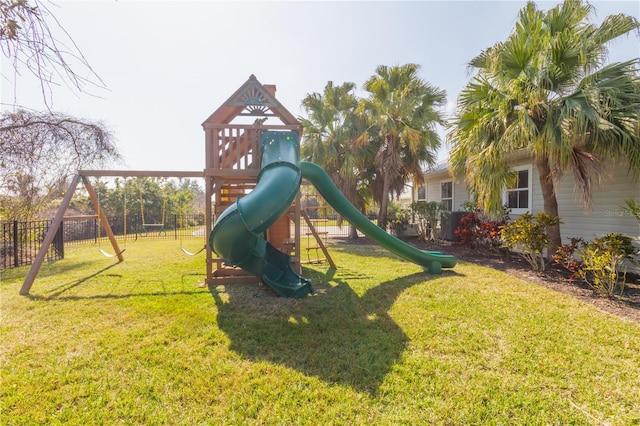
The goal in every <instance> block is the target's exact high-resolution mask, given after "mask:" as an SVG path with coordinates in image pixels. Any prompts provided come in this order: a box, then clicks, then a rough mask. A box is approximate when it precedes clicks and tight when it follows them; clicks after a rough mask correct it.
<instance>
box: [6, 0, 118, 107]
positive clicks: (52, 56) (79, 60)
mask: <svg viewBox="0 0 640 426" xmlns="http://www.w3.org/2000/svg"><path fill="white" fill-rule="evenodd" d="M48 21H50V22H53V23H55V24H56V26H57V27H58V29H59V33H60V34H62V38H61V39H59V38H57V37H56V36H55V35H54V32H53V31H52V29H51V27H50V26H49V23H48ZM0 49H2V54H3V55H4V56H5V57H7V58H8V59H9V60H10V61H11V65H12V69H13V75H11V74H7V73H6V71H3V72H2V74H1V77H2V78H3V79H5V80H7V81H12V82H13V85H14V90H16V88H17V80H18V77H19V76H20V75H21V73H22V72H23V71H27V72H30V73H31V74H33V75H34V76H35V77H36V78H37V79H38V81H39V82H40V89H41V91H42V96H43V99H44V102H45V104H46V105H47V107H49V106H50V103H51V100H52V86H56V85H60V84H64V85H66V86H67V87H69V88H71V89H72V90H77V91H78V92H83V93H86V92H87V91H88V88H91V87H93V88H98V89H104V88H105V85H104V83H103V82H102V80H101V79H100V77H99V76H98V75H97V74H96V73H95V72H94V70H93V69H92V68H91V66H90V65H89V63H88V62H87V60H86V59H85V57H84V56H83V55H82V52H80V49H78V46H77V45H76V44H75V42H74V41H73V39H72V38H71V36H70V35H69V34H68V33H67V32H66V31H65V30H64V28H62V26H61V25H60V23H59V22H58V20H57V19H56V17H55V16H54V15H53V13H51V11H50V10H49V9H48V8H47V7H46V6H45V5H44V4H42V3H41V2H40V1H38V0H32V1H31V2H29V1H28V0H0ZM74 67H75V68H80V69H83V72H82V74H78V73H76V72H75V71H74ZM14 99H15V96H14Z"/></svg>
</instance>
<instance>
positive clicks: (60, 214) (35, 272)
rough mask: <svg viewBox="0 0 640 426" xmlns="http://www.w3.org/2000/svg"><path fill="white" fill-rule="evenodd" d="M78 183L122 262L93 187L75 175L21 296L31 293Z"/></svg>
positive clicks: (25, 281)
mask: <svg viewBox="0 0 640 426" xmlns="http://www.w3.org/2000/svg"><path fill="white" fill-rule="evenodd" d="M80 181H82V182H83V183H84V186H85V188H87V192H88V193H89V197H90V198H91V202H92V203H93V207H94V209H95V210H96V214H97V215H98V218H99V219H100V222H101V223H102V226H103V227H104V232H105V234H107V236H108V237H109V241H110V242H111V246H112V247H113V250H114V251H115V252H116V253H117V256H118V261H119V262H122V261H123V260H124V256H122V250H120V247H119V246H118V241H117V240H116V237H115V235H113V231H112V230H111V226H110V225H109V222H108V221H107V217H106V216H105V214H104V211H102V208H100V204H99V203H98V197H97V196H96V192H95V191H94V190H93V186H91V184H90V183H89V181H88V180H87V178H85V177H84V176H82V175H75V176H74V177H73V179H72V180H71V185H69V189H68V190H67V193H66V194H65V195H64V198H63V199H62V203H61V204H60V207H59V208H58V211H57V213H56V215H55V216H54V218H53V221H52V222H51V226H49V229H48V231H47V234H46V235H45V237H44V240H43V241H42V245H41V246H40V249H39V250H38V254H36V257H35V259H34V260H33V264H31V268H30V269H29V273H28V274H27V277H26V278H25V279H24V283H23V284H22V288H20V294H21V295H27V294H29V292H30V291H31V286H32V285H33V282H34V281H35V279H36V276H37V275H38V271H40V267H41V266H42V263H43V262H44V259H45V258H46V257H47V252H48V251H49V246H50V245H51V243H52V242H53V239H54V238H55V236H56V233H57V232H58V229H59V228H60V224H61V223H62V221H63V220H64V214H65V213H66V211H67V208H69V204H71V198H73V194H74V193H75V192H76V188H77V187H78V183H79V182H80ZM98 226H100V224H98Z"/></svg>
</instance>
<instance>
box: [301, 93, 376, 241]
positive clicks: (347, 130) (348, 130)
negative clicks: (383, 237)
mask: <svg viewBox="0 0 640 426" xmlns="http://www.w3.org/2000/svg"><path fill="white" fill-rule="evenodd" d="M355 88H356V85H355V84H354V83H344V84H342V85H340V86H336V85H334V84H333V82H331V81H329V82H327V84H326V86H325V88H324V91H323V93H322V94H320V93H310V94H308V95H307V96H306V97H305V98H304V99H303V100H302V106H303V108H304V109H305V111H306V113H307V115H308V118H300V122H301V123H302V127H303V128H304V140H303V144H302V158H303V159H305V160H307V161H312V162H314V163H316V164H318V165H319V166H321V167H322V168H323V169H324V170H325V171H326V172H327V174H328V175H329V176H330V177H331V179H332V180H333V182H334V183H335V184H336V186H337V187H338V188H339V189H340V191H341V192H342V193H343V194H344V195H345V197H346V198H347V199H348V200H349V201H350V202H351V203H352V204H353V205H355V206H356V207H358V208H360V209H361V210H362V209H363V207H364V205H365V196H364V195H363V193H362V191H360V190H359V185H358V184H359V181H360V175H361V173H362V170H363V167H362V164H364V163H365V161H366V158H365V157H366V156H365V154H364V150H363V149H362V148H360V147H357V146H356V145H355V144H354V139H355V137H356V136H357V135H358V134H360V133H362V131H363V128H364V126H365V123H363V121H362V118H361V117H359V116H358V115H357V114H356V113H355V109H356V106H357V105H358V99H357V98H356V96H355V95H354V91H355ZM349 238H353V239H355V238H358V233H357V229H356V228H355V227H354V226H353V225H351V227H350V231H349Z"/></svg>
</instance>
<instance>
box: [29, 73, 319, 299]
mask: <svg viewBox="0 0 640 426" xmlns="http://www.w3.org/2000/svg"><path fill="white" fill-rule="evenodd" d="M247 120H254V122H253V124H248V122H247ZM277 120H279V121H280V123H276V121H277ZM201 125H202V129H203V130H204V136H205V145H204V158H205V167H204V169H201V170H199V171H123V170H80V171H78V174H77V175H76V176H74V178H73V179H72V182H71V185H70V186H69V189H68V191H67V193H66V194H65V196H64V198H63V200H62V202H61V204H60V207H59V209H58V211H57V213H56V215H55V216H54V218H53V220H52V222H51V225H50V227H49V231H48V232H47V234H46V235H45V238H44V240H43V241H42V245H41V247H40V250H39V251H38V253H37V255H36V257H35V259H34V261H33V264H32V266H31V269H30V270H29V273H28V274H27V277H26V278H25V281H24V283H23V285H22V288H21V289H20V294H22V295H26V294H29V291H30V290H31V287H32V285H33V283H34V281H35V279H36V276H37V274H38V271H39V270H40V267H41V266H42V263H43V262H44V260H45V258H46V254H47V249H48V248H49V246H50V245H51V243H52V242H53V239H54V237H55V235H56V232H57V230H58V229H59V227H60V224H61V223H62V221H63V220H65V213H66V211H67V208H68V207H69V204H70V202H71V199H72V197H73V194H74V192H75V190H76V187H77V186H78V184H79V183H80V182H83V183H84V185H85V187H87V191H88V192H89V195H90V197H91V201H92V203H93V206H94V208H95V210H96V213H97V216H98V219H99V220H100V223H101V224H102V229H103V230H104V233H105V235H106V236H107V238H108V241H109V242H110V244H111V248H112V250H109V251H108V252H107V251H106V250H104V249H102V247H100V248H101V249H102V251H104V252H105V253H106V254H109V255H111V254H113V256H114V257H116V258H117V259H118V261H123V260H124V257H123V251H124V250H123V249H121V248H120V246H119V244H118V241H117V240H116V238H115V236H114V233H113V231H112V229H111V227H110V225H109V222H108V221H107V218H106V217H105V214H104V212H103V210H102V208H101V207H100V204H99V202H98V199H97V197H96V194H95V191H94V190H93V188H92V187H91V184H90V183H89V181H88V179H87V178H88V177H96V178H98V177H122V178H125V179H126V178H128V177H131V178H133V177H150V178H155V177H158V178H199V179H203V180H204V183H205V200H206V204H205V208H206V212H205V226H204V228H203V229H202V231H203V232H204V234H205V235H204V237H205V238H206V236H207V235H209V233H210V232H211V230H212V229H213V225H214V223H213V220H214V218H215V217H219V215H221V214H222V212H223V211H224V210H225V209H227V207H228V206H229V205H230V203H233V202H235V201H236V199H237V198H238V197H240V196H242V195H244V194H245V193H247V191H250V190H252V188H254V187H255V186H256V184H257V181H258V177H259V175H260V168H261V147H260V141H259V138H260V135H261V133H262V132H264V131H288V132H297V133H298V134H299V135H301V134H302V125H301V124H300V122H299V121H298V119H297V118H296V117H295V116H294V115H293V114H291V112H289V111H288V110H287V109H286V108H285V107H284V105H282V104H281V103H280V101H278V99H277V98H276V86H275V85H273V84H267V85H263V84H262V83H260V82H259V81H258V80H257V78H256V77H255V76H254V75H251V76H250V77H249V79H248V80H247V81H246V82H245V83H244V84H242V85H241V86H240V87H239V88H238V89H237V90H236V91H235V92H234V93H233V94H232V95H231V96H230V97H229V98H228V99H227V100H226V101H224V102H223V103H222V104H221V105H220V106H219V107H218V108H217V109H216V110H215V111H214V112H213V113H212V114H211V115H210V116H209V117H208V118H207V119H206V120H205V121H204V122H203V123H202V124H201ZM299 197H300V196H299V195H297V197H296V198H297V200H296V201H295V202H294V203H293V204H292V206H291V207H290V210H289V215H285V216H282V218H281V219H280V220H279V221H278V222H276V223H274V224H273V225H271V226H270V227H269V229H268V230H267V232H266V240H267V241H268V242H269V244H271V245H272V246H273V247H275V248H276V249H278V250H281V251H282V252H284V253H285V255H287V256H289V257H290V266H291V268H292V270H293V271H294V272H295V273H296V274H300V273H301V272H302V265H301V263H302V262H301V256H300V243H301V241H300V232H301V230H300V224H301V221H302V218H301V216H302V213H301V207H300V202H299V201H300V199H299ZM184 216H185V215H184V211H182V212H181V214H180V227H181V228H182V229H181V231H182V230H184V229H185V226H188V225H187V224H186V223H185V217H184ZM164 219H165V218H162V222H164ZM309 224H310V225H311V228H313V224H312V223H311V222H310V221H309ZM145 225H146V226H149V225H151V224H147V223H146V218H145ZM155 225H156V226H157V225H160V224H159V223H158V224H155ZM163 226H164V225H163ZM157 227H160V226H157ZM198 232H200V231H198ZM313 236H314V238H315V239H317V240H320V238H319V235H318V234H317V233H316V234H315V235H313ZM123 243H124V245H125V246H126V234H125V235H124V241H123ZM319 244H321V241H319ZM180 248H181V251H182V252H183V253H185V254H186V255H193V256H194V255H197V254H198V253H201V252H203V251H204V252H206V284H207V285H220V284H223V285H224V284H236V283H242V282H246V283H255V281H256V276H254V275H253V274H251V273H249V272H247V271H244V270H241V269H238V268H235V267H233V266H232V265H228V264H227V263H226V262H225V260H224V259H223V258H221V257H220V256H218V255H216V254H215V253H214V252H213V251H212V250H211V247H209V245H208V244H205V245H204V247H202V248H201V249H200V250H199V251H197V252H190V251H189V250H187V249H186V248H185V247H184V245H183V235H182V233H181V235H180ZM325 249H326V248H325ZM323 251H324V250H323ZM109 252H110V253H109ZM103 254H104V253H103ZM325 254H326V256H325V257H326V258H327V260H329V257H328V253H325Z"/></svg>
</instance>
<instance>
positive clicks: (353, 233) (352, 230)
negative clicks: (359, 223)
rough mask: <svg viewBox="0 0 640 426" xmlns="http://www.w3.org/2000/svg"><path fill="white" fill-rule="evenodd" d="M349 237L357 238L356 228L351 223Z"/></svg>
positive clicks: (351, 238)
mask: <svg viewBox="0 0 640 426" xmlns="http://www.w3.org/2000/svg"><path fill="white" fill-rule="evenodd" d="M349 239H350V240H357V239H358V228H356V227H355V226H354V225H353V224H351V223H350V224H349Z"/></svg>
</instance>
